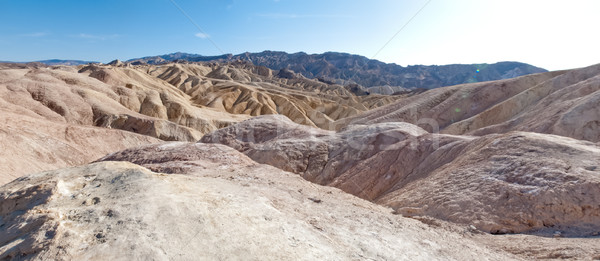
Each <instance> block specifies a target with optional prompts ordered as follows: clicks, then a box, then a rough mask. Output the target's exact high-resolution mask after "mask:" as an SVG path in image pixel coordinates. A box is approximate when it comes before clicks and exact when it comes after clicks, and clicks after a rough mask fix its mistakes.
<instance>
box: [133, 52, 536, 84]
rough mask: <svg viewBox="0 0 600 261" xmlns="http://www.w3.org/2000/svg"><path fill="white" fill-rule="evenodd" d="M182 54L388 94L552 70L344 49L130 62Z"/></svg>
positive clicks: (152, 62)
mask: <svg viewBox="0 0 600 261" xmlns="http://www.w3.org/2000/svg"><path fill="white" fill-rule="evenodd" d="M178 60H185V61H189V62H207V61H218V62H231V61H237V60H244V61H250V62H252V63H253V64H254V65H257V66H265V67H267V68H269V69H272V70H282V69H288V70H292V71H294V72H296V73H300V74H302V75H303V76H305V77H308V78H313V79H319V80H321V81H333V82H336V83H338V84H342V85H347V84H350V83H357V84H360V85H362V86H364V87H367V88H369V87H378V88H380V87H383V86H385V87H387V88H386V89H388V90H386V91H375V92H377V93H384V94H391V93H394V92H397V91H403V89H418V88H426V89H432V88H438V87H443V86H451V85H457V84H463V83H472V82H482V81H490V80H501V79H509V78H514V77H518V76H522V75H527V74H532V73H542V72H547V70H545V69H542V68H539V67H535V66H532V65H529V64H525V63H521V62H512V61H505V62H497V63H493V64H486V63H482V64H448V65H409V66H406V67H403V66H400V65H398V64H395V63H384V62H381V61H379V60H375V59H369V58H367V57H364V56H360V55H356V54H348V53H341V52H325V53H321V54H307V53H305V52H297V53H286V52H281V51H263V52H259V53H250V52H245V53H241V54H237V55H233V54H223V55H216V56H203V55H199V54H189V53H181V52H177V53H171V54H165V55H157V56H147V57H142V58H134V59H130V60H128V62H132V63H148V64H160V63H166V62H172V61H178ZM373 90H375V89H371V91H373Z"/></svg>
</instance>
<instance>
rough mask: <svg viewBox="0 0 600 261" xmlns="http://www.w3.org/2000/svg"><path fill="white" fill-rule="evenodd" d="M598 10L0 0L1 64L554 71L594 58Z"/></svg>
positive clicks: (563, 4) (408, 1)
mask: <svg viewBox="0 0 600 261" xmlns="http://www.w3.org/2000/svg"><path fill="white" fill-rule="evenodd" d="M598 13H600V1H597V0H570V1H549V0H546V1H538V0H519V1H517V0H502V1H494V0H485V1H483V0H477V1H475V0H369V1H351V0H254V1H250V0H197V1H191V0H103V1H93V0H86V1H70V0H0V50H1V51H0V61H18V62H21V61H36V60H46V59H74V60H87V61H100V62H109V61H111V60H114V59H120V60H128V59H132V58H138V57H143V56H152V55H160V54H167V53H173V52H187V53H197V54H202V55H220V54H224V53H233V54H238V53H243V52H261V51H264V50H273V51H286V52H300V51H302V52H306V53H322V52H327V51H335V52H346V53H352V54H359V55H363V56H366V57H368V58H372V59H377V60H381V61H383V62H387V63H396V64H399V65H402V66H407V65H416V64H424V65H434V64H437V65H442V64H455V63H463V64H464V63H494V62H499V61H519V62H525V63H529V64H532V65H535V66H538V67H542V68H545V69H548V70H560V69H571V68H578V67H584V66H589V65H593V64H597V63H600V51H598V47H600V33H598V30H599V29H598V28H599V27H600V15H598Z"/></svg>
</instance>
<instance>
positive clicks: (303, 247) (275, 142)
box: [0, 61, 600, 260]
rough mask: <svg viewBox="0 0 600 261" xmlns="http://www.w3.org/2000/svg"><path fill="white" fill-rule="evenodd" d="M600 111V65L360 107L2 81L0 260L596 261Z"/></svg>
mask: <svg viewBox="0 0 600 261" xmlns="http://www.w3.org/2000/svg"><path fill="white" fill-rule="evenodd" d="M598 104H600V65H594V66H590V67H586V68H580V69H574V70H565V71H554V72H543V73H538V74H530V75H525V76H520V77H517V78H511V79H502V80H497V81H488V82H476V83H468V84H461V85H455V86H448V87H441V88H436V89H429V90H413V91H405V92H398V93H395V94H393V95H379V94H368V95H367V93H366V92H365V91H364V88H362V87H361V86H360V85H346V86H342V85H338V84H335V83H333V82H324V81H319V80H315V79H311V78H307V77H304V76H303V75H302V74H299V73H295V72H293V71H290V70H272V69H269V68H266V67H262V66H255V65H253V64H251V63H248V62H246V61H237V62H227V63H220V62H174V63H164V64H158V65H148V64H139V63H133V62H125V63H123V62H119V61H115V62H112V63H110V64H107V65H102V64H88V65H78V66H47V65H43V64H35V63H33V64H8V63H6V64H0V110H1V111H2V113H1V114H0V122H1V124H0V137H1V139H2V142H1V143H0V146H1V147H2V150H0V162H1V163H2V164H0V184H2V187H0V259H2V260H11V259H12V260H82V259H83V260H105V259H117V260H132V259H144V260H148V259H151V260H173V259H175V260H199V259H200V260H206V259H208V260H214V259H244V260H265V259H267V260H298V259H299V260H315V259H323V260H406V259H409V260H524V259H584V260H593V259H600V146H599V143H598V142H599V141H600V107H599V106H598Z"/></svg>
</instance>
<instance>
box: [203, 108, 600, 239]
mask: <svg viewBox="0 0 600 261" xmlns="http://www.w3.org/2000/svg"><path fill="white" fill-rule="evenodd" d="M201 142H205V143H220V144H225V145H227V146H230V147H232V148H234V149H236V150H238V151H241V152H243V153H244V154H246V155H248V156H249V157H250V158H252V159H253V160H255V161H257V162H259V163H263V164H269V165H272V166H275V167H278V168H280V169H283V170H286V171H291V172H294V173H297V174H299V175H300V176H302V177H303V178H305V179H307V180H309V181H312V182H316V183H318V184H321V185H329V186H334V187H338V188H341V189H342V190H344V191H346V192H349V193H351V194H354V195H357V196H359V197H362V198H365V199H368V200H371V201H374V202H377V203H380V204H384V205H387V206H391V207H393V208H394V209H395V210H396V211H397V212H398V213H401V214H404V215H408V216H423V215H425V216H433V217H437V218H440V219H443V220H448V221H452V222H457V223H463V224H472V225H474V226H475V227H477V228H478V229H481V230H483V231H486V232H491V233H519V232H536V231H538V232H539V231H546V230H548V231H549V230H552V231H554V230H560V231H564V233H565V234H569V235H577V236H589V235H593V233H597V232H600V207H599V206H598V205H597V204H595V203H594V202H599V201H600V189H599V188H600V186H599V185H600V184H599V183H600V180H599V179H598V178H597V175H598V171H599V170H600V166H596V165H598V164H597V163H598V162H600V148H599V147H598V146H597V144H594V143H590V142H584V141H578V140H574V139H570V138H565V137H560V136H554V135H544V134H535V133H529V132H510V133H507V134H503V135H486V136H483V137H473V136H453V135H445V134H430V133H428V132H426V131H425V130H423V129H421V128H419V127H417V126H415V125H412V124H408V123H401V122H398V123H378V124H370V125H351V126H348V127H347V128H345V129H343V130H342V131H339V132H331V131H324V130H318V129H313V128H309V127H305V126H300V125H297V124H295V123H293V122H291V121H289V120H287V119H285V118H284V117H280V116H261V117H255V118H253V119H250V120H247V121H244V122H242V123H239V124H237V125H234V126H230V127H228V128H224V129H221V130H218V131H216V132H214V133H211V134H208V135H205V136H204V137H203V138H202V140H201Z"/></svg>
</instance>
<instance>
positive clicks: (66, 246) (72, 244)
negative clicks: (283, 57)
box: [0, 143, 517, 260]
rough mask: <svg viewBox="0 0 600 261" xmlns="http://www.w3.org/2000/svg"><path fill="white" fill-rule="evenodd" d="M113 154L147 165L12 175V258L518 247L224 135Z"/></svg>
mask: <svg viewBox="0 0 600 261" xmlns="http://www.w3.org/2000/svg"><path fill="white" fill-rule="evenodd" d="M103 160H127V161H132V162H137V163H138V164H140V165H136V164H133V163H130V162H114V161H106V162H99V163H94V164H91V165H87V166H81V167H76V168H70V169H62V170H57V171H51V172H44V173H39V174H35V175H29V176H25V177H22V178H19V179H17V180H15V181H13V182H11V183H10V184H7V185H5V186H3V187H0V259H33V260H48V259H52V260H82V259H85V260H96V259H110V260H132V259H144V260H148V259H152V260H173V259H177V260H198V259H210V260H215V259H217V260H218V259H244V260H265V259H272V260H317V259H319V260H320V259H387V260H402V259H411V260H436V259H440V260H448V259H451V260H452V259H453V260H466V259H467V260H469V259H470V260H475V259H478V260H479V259H481V258H482V257H483V258H485V259H488V260H507V259H515V258H517V257H516V256H514V255H510V254H508V253H506V252H504V251H502V250H498V249H491V248H489V247H487V246H485V245H483V244H481V243H478V242H477V241H476V240H475V239H471V238H469V237H468V236H465V235H463V234H461V233H458V232H455V231H451V230H446V229H443V228H438V229H432V228H430V227H429V226H428V225H425V224H422V223H420V222H418V221H416V220H412V219H406V218H403V217H401V216H397V215H392V214H390V211H391V210H390V209H388V208H385V207H382V206H378V205H375V204H373V203H370V202H368V201H364V200H361V199H358V198H356V197H353V196H351V195H348V194H346V193H344V192H342V191H340V190H338V189H335V188H330V187H321V186H318V185H314V184H311V183H309V182H308V181H305V180H303V179H302V178H300V177H298V176H297V175H295V174H292V173H288V172H284V171H281V170H278V169H276V168H273V167H271V166H266V165H262V164H257V163H255V162H254V161H252V160H251V159H249V158H248V157H246V156H245V155H243V154H241V153H239V152H237V151H235V150H233V149H231V148H228V147H226V146H223V145H208V144H190V143H169V144H163V145H152V146H145V147H141V148H138V149H130V150H127V151H123V152H120V153H115V154H111V155H109V156H107V157H106V158H104V159H103ZM144 166H147V167H148V168H150V169H153V170H156V171H163V172H166V173H172V174H161V173H158V172H152V171H151V170H149V169H147V168H145V167H144Z"/></svg>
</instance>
